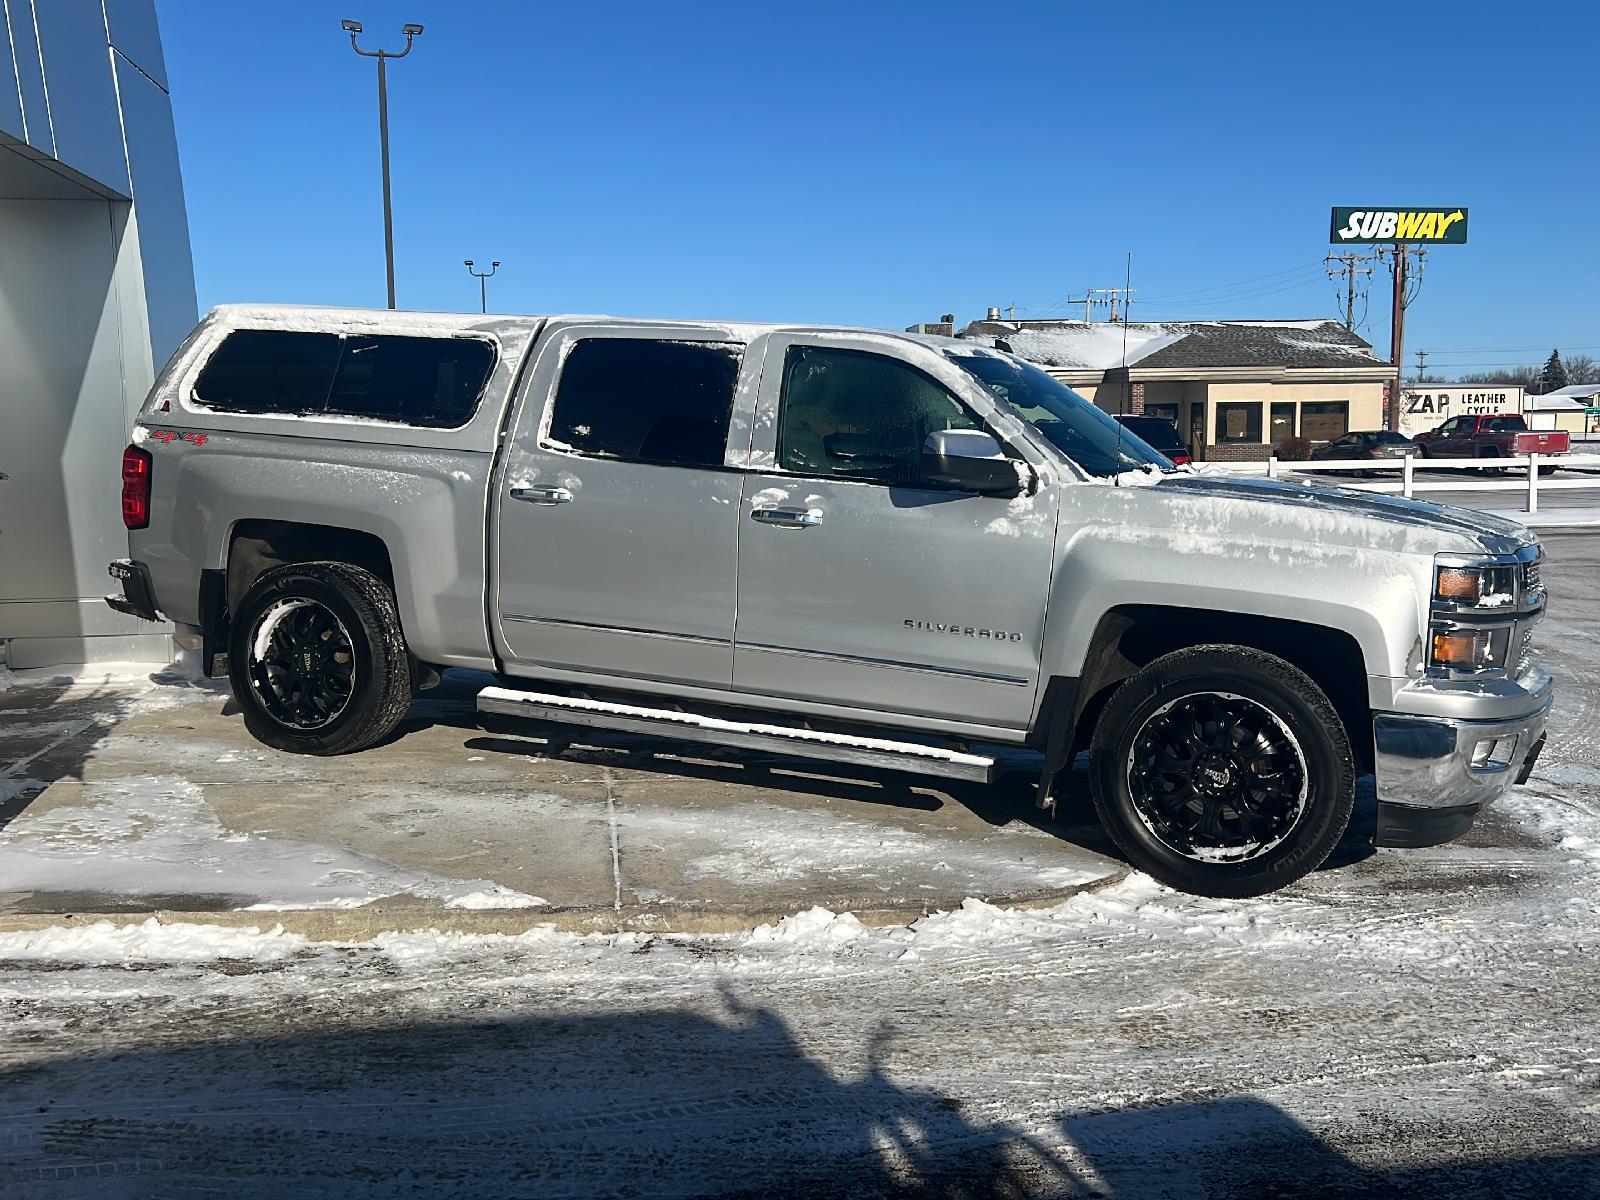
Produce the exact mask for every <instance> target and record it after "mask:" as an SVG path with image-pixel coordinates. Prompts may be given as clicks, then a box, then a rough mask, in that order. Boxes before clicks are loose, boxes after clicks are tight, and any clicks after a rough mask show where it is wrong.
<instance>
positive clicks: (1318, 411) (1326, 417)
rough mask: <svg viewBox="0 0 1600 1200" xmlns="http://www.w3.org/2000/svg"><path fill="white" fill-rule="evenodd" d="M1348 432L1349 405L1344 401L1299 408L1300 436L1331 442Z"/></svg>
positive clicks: (1315, 440) (1304, 405)
mask: <svg viewBox="0 0 1600 1200" xmlns="http://www.w3.org/2000/svg"><path fill="white" fill-rule="evenodd" d="M1349 432H1350V404H1349V402H1348V401H1345V400H1338V401H1329V402H1327V403H1319V404H1302V405H1301V406H1300V436H1301V437H1304V438H1309V439H1310V440H1311V441H1313V442H1331V441H1333V439H1334V438H1337V437H1343V436H1344V435H1345V434H1347V433H1349Z"/></svg>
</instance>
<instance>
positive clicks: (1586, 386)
mask: <svg viewBox="0 0 1600 1200" xmlns="http://www.w3.org/2000/svg"><path fill="white" fill-rule="evenodd" d="M1544 395H1545V396H1568V397H1571V398H1572V399H1575V400H1588V399H1590V398H1591V397H1593V396H1600V383H1574V384H1569V385H1568V386H1567V387H1564V388H1557V389H1556V390H1555V391H1553V392H1546V393H1544ZM1541 399H1542V397H1541Z"/></svg>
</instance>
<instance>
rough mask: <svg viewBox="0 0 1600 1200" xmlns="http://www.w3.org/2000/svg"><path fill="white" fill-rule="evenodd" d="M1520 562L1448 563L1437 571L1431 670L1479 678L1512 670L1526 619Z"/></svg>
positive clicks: (1437, 566) (1430, 634)
mask: <svg viewBox="0 0 1600 1200" xmlns="http://www.w3.org/2000/svg"><path fill="white" fill-rule="evenodd" d="M1522 571H1523V566H1522V563H1521V561H1520V560H1515V559H1514V560H1511V561H1507V560H1506V559H1504V558H1483V559H1479V560H1476V561H1474V560H1473V559H1470V558H1468V559H1462V558H1455V559H1453V560H1452V559H1449V558H1447V559H1446V560H1445V561H1444V562H1439V563H1435V565H1434V569H1433V600H1432V603H1431V605H1430V607H1431V609H1432V614H1431V619H1430V621H1429V625H1428V666H1429V667H1430V668H1431V669H1432V670H1433V671H1434V672H1436V673H1438V674H1444V675H1478V674H1482V673H1484V672H1488V671H1504V670H1505V669H1506V668H1507V666H1508V665H1509V664H1510V661H1511V655H1512V646H1513V641H1514V638H1515V635H1516V631H1517V622H1518V621H1519V620H1520V619H1521V618H1522V617H1523V616H1525V615H1526V613H1525V612H1524V609H1525V607H1526V604H1525V601H1526V598H1527V597H1526V592H1527V588H1526V587H1525V586H1524V583H1523V580H1522Z"/></svg>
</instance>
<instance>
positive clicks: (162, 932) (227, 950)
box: [0, 917, 306, 964]
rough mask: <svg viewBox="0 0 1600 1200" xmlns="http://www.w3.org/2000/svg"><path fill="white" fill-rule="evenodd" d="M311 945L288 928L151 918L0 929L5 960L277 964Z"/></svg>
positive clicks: (0, 955)
mask: <svg viewBox="0 0 1600 1200" xmlns="http://www.w3.org/2000/svg"><path fill="white" fill-rule="evenodd" d="M305 945H306V939H305V938H304V937H302V936H300V935H299V934H297V933H285V932H284V931H283V926H281V925H274V926H273V927H272V928H271V929H267V930H261V929H259V928H256V927H255V926H248V927H245V928H240V929H233V928H227V927H224V926H221V925H189V924H182V923H179V924H172V925H163V924H161V923H160V922H159V921H157V920H156V919H155V918H154V917H150V918H148V919H146V920H145V921H143V922H141V923H140V924H138V925H113V924H112V923H111V922H110V921H96V922H95V923H94V924H92V925H78V926H55V927H53V928H50V929H36V930H28V931H25V932H21V933H0V962H60V963H90V964H114V963H127V962H168V963H173V962H215V961H217V960H219V959H232V960H236V961H243V962H277V961H279V960H281V959H285V958H288V957H289V956H290V955H292V954H295V953H296V952H297V951H299V950H301V949H302V948H303V947H304V946H305Z"/></svg>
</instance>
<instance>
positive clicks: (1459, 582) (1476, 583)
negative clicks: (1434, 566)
mask: <svg viewBox="0 0 1600 1200" xmlns="http://www.w3.org/2000/svg"><path fill="white" fill-rule="evenodd" d="M1482 588H1483V573H1482V572H1480V571H1479V570H1478V568H1477V567H1440V568H1439V580H1438V583H1437V584H1436V585H1435V589H1434V590H1435V591H1437V592H1438V594H1439V598H1440V599H1442V600H1464V601H1466V602H1467V603H1468V604H1476V603H1477V602H1478V597H1479V595H1480V593H1481V592H1482Z"/></svg>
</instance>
